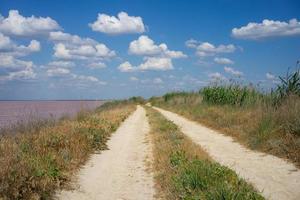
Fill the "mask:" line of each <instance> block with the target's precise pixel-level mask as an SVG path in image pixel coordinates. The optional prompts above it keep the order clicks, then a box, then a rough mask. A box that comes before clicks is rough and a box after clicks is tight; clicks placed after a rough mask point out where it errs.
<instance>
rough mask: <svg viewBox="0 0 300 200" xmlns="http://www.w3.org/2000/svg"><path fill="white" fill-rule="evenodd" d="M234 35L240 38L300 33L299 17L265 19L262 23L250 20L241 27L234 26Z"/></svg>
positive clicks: (259, 37)
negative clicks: (284, 19)
mask: <svg viewBox="0 0 300 200" xmlns="http://www.w3.org/2000/svg"><path fill="white" fill-rule="evenodd" d="M232 35H233V37H235V38H240V39H261V38H268V37H279V36H292V35H300V22H299V21H297V19H291V20H290V21H289V22H284V21H274V20H268V19H265V20H263V21H262V23H255V22H250V23H248V24H247V25H246V26H243V27H241V28H234V29H232Z"/></svg>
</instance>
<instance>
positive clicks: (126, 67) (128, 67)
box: [118, 61, 135, 72]
mask: <svg viewBox="0 0 300 200" xmlns="http://www.w3.org/2000/svg"><path fill="white" fill-rule="evenodd" d="M118 69H119V70H120V71H121V72H133V71H135V67H133V66H132V65H131V64H130V62H128V61H126V62H124V63H122V64H120V65H119V67H118Z"/></svg>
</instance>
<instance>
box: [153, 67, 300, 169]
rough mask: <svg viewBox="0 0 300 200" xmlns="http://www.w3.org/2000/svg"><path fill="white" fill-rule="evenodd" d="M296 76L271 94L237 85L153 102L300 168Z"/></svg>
mask: <svg viewBox="0 0 300 200" xmlns="http://www.w3.org/2000/svg"><path fill="white" fill-rule="evenodd" d="M295 74H296V76H295ZM295 74H291V75H288V76H287V77H286V78H282V83H281V84H280V85H279V86H278V88H277V90H276V91H273V92H271V93H262V92H259V91H258V90H256V89H255V88H252V87H249V86H241V85H236V84H233V85H215V86H209V87H206V88H203V89H202V90H200V91H199V92H194V93H186V92H177V93H176V92H175V93H169V94H166V95H164V96H162V97H153V98H151V99H150V102H151V103H152V104H153V105H155V106H159V107H162V108H165V109H167V110H171V111H173V112H176V113H179V114H181V115H184V116H186V117H188V118H190V119H192V120H195V121H199V122H200V123H202V124H204V125H206V126H209V127H211V128H213V129H216V130H219V131H220V132H222V133H224V134H228V135H231V136H233V137H234V138H235V139H236V140H237V141H239V142H240V143H242V144H244V145H246V146H248V147H250V148H251V149H255V150H260V151H264V152H267V153H271V154H273V155H276V156H279V157H282V158H286V159H288V160H290V161H292V162H294V163H296V164H297V165H298V166H300V79H299V71H298V72H297V73H295Z"/></svg>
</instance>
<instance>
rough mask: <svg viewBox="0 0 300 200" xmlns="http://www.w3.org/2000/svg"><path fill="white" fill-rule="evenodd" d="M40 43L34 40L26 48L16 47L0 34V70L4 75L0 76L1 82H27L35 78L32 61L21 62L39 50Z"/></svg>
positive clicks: (23, 46)
mask: <svg viewBox="0 0 300 200" xmlns="http://www.w3.org/2000/svg"><path fill="white" fill-rule="evenodd" d="M40 48H41V47H40V43H39V42H38V41H36V40H32V41H30V43H29V44H28V46H25V45H17V44H16V43H15V42H14V41H12V40H11V39H10V38H9V37H8V36H5V35H3V34H2V33H0V68H1V69H2V70H1V71H3V72H4V74H5V75H1V76H0V80H1V81H9V80H15V79H16V80H27V79H33V78H35V77H36V73H35V72H34V69H33V68H34V64H33V62H32V61H26V60H21V59H20V58H19V57H24V56H26V55H29V54H31V53H33V52H37V51H39V50H40Z"/></svg>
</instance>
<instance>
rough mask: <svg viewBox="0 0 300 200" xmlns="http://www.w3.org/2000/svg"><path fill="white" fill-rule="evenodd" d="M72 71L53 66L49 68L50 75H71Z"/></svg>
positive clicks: (48, 73)
mask: <svg viewBox="0 0 300 200" xmlns="http://www.w3.org/2000/svg"><path fill="white" fill-rule="evenodd" d="M70 73H71V71H70V70H69V69H66V68H51V69H48V70H47V75H48V76H50V77H58V76H65V75H69V74H70Z"/></svg>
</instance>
